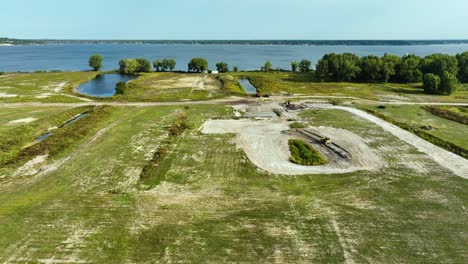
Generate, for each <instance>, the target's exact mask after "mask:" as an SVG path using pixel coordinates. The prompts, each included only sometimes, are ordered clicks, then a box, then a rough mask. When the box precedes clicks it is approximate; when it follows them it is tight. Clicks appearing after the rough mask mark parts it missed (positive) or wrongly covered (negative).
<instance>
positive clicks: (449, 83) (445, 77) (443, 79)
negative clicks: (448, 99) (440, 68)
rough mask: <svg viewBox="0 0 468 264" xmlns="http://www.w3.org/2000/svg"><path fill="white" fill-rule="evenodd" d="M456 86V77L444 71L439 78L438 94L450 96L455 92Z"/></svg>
mask: <svg viewBox="0 0 468 264" xmlns="http://www.w3.org/2000/svg"><path fill="white" fill-rule="evenodd" d="M457 85H458V79H457V77H456V76H455V75H454V74H452V73H450V72H448V71H445V72H444V73H442V76H440V87H439V90H438V94H444V95H450V94H452V93H454V92H455V90H456V89H457Z"/></svg>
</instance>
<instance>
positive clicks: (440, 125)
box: [361, 105, 468, 149]
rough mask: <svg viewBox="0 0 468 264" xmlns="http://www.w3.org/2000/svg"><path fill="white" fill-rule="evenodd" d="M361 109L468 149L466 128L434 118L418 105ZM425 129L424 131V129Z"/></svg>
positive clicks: (467, 130) (440, 118) (465, 126)
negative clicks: (374, 112)
mask: <svg viewBox="0 0 468 264" xmlns="http://www.w3.org/2000/svg"><path fill="white" fill-rule="evenodd" d="M361 106H362V107H363V108H366V109H371V110H373V111H377V112H378V113H381V114H384V115H386V116H388V117H390V118H392V119H393V120H396V121H398V122H403V123H407V124H409V125H411V126H412V127H414V128H423V130H424V131H426V132H427V133H430V134H433V135H434V136H436V137H439V138H441V139H444V140H446V141H448V142H452V143H454V144H456V145H458V146H460V147H463V148H465V149H468V126H467V125H464V124H461V123H458V122H455V121H451V120H448V119H445V118H442V117H438V116H435V115H433V114H431V113H430V112H428V111H426V110H424V109H423V107H422V106H418V105H389V106H386V108H385V109H379V108H378V107H376V106H371V105H361ZM424 128H425V129H424Z"/></svg>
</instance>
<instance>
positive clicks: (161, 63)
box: [153, 59, 176, 72]
mask: <svg viewBox="0 0 468 264" xmlns="http://www.w3.org/2000/svg"><path fill="white" fill-rule="evenodd" d="M175 66H176V61H175V60H174V59H163V60H155V61H154V62H153V67H154V70H155V71H157V72H165V71H167V70H170V71H173V70H174V69H175Z"/></svg>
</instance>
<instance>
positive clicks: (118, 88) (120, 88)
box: [115, 82, 127, 94]
mask: <svg viewBox="0 0 468 264" xmlns="http://www.w3.org/2000/svg"><path fill="white" fill-rule="evenodd" d="M126 89H127V83H126V82H118V83H117V84H116V85H115V94H124V93H125V90H126Z"/></svg>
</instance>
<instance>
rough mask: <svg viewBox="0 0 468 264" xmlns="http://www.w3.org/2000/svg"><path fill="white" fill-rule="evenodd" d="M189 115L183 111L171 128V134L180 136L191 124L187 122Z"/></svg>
mask: <svg viewBox="0 0 468 264" xmlns="http://www.w3.org/2000/svg"><path fill="white" fill-rule="evenodd" d="M187 121H188V115H187V113H185V112H184V113H181V114H180V115H179V117H178V118H177V120H176V121H175V122H174V124H173V125H172V126H171V127H170V128H169V135H171V136H179V135H180V134H182V133H183V132H184V131H185V130H186V129H188V128H189V127H190V126H189V125H188V123H187Z"/></svg>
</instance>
